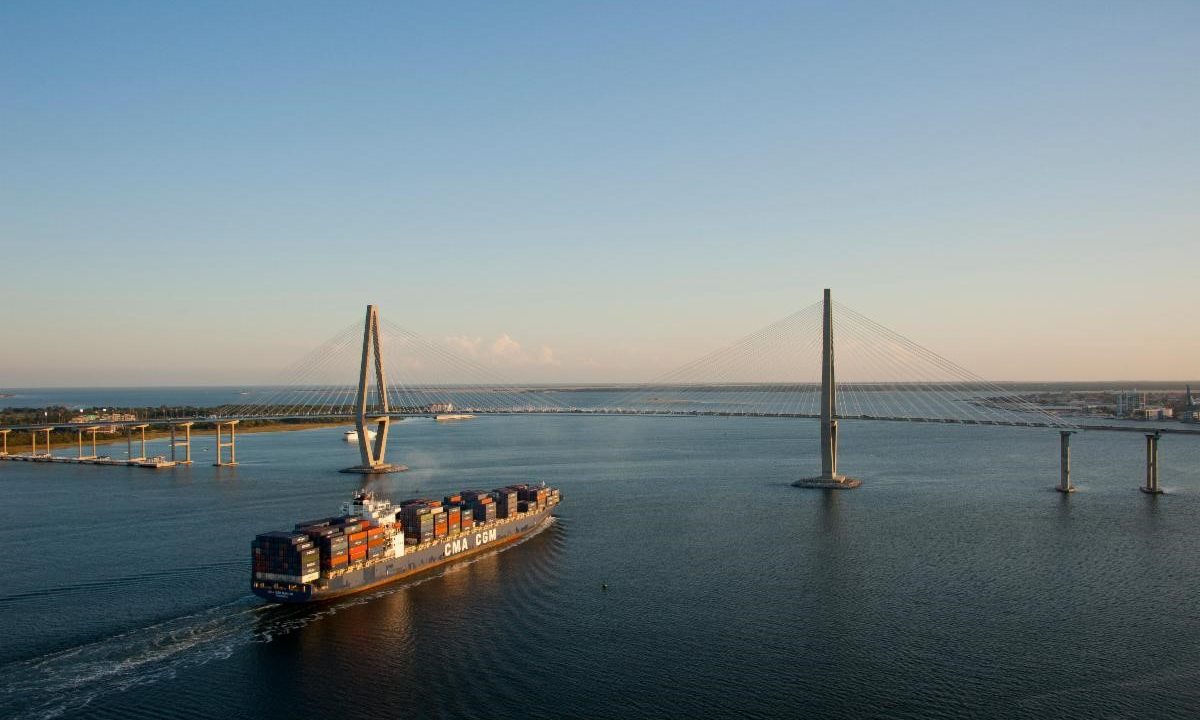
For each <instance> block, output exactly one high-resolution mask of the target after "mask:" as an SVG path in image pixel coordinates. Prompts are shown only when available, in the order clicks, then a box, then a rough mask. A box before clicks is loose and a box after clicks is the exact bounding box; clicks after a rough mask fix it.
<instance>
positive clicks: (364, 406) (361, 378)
mask: <svg viewBox="0 0 1200 720" xmlns="http://www.w3.org/2000/svg"><path fill="white" fill-rule="evenodd" d="M380 346H381V343H380V341H379V308H378V307H376V306H375V305H368V306H367V317H366V321H365V322H364V324H363V345H362V364H361V365H360V368H359V373H358V395H357V397H356V400H355V416H354V427H355V429H356V430H357V431H358V454H359V457H360V458H361V460H362V463H361V464H359V465H355V466H354V467H348V468H346V469H345V470H342V472H344V473H360V474H363V475H377V474H381V473H393V472H401V471H404V470H407V469H408V466H406V465H391V464H389V463H387V462H386V461H385V460H384V457H385V455H386V454H387V440H388V427H389V426H390V425H391V422H392V419H391V417H390V415H389V413H390V410H389V408H388V397H387V384H386V383H385V382H384V379H383V378H384V375H383V351H382V349H381V347H380ZM372 351H374V353H373V354H374V363H373V368H374V377H375V393H376V397H375V400H376V405H377V410H378V411H377V412H375V413H370V414H368V412H367V410H368V401H369V400H370V394H371V392H370V390H371V388H370V379H371V373H370V372H369V371H370V370H371V369H372V362H371V356H372ZM369 425H374V426H375V438H374V439H372V438H371V437H370V435H369V433H368V430H369Z"/></svg>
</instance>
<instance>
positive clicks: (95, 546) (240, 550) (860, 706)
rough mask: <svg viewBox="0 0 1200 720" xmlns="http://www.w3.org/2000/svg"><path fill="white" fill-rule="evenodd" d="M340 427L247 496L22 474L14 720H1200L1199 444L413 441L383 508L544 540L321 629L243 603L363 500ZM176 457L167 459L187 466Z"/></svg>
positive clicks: (11, 586) (8, 641) (231, 473)
mask: <svg viewBox="0 0 1200 720" xmlns="http://www.w3.org/2000/svg"><path fill="white" fill-rule="evenodd" d="M342 432H343V429H342V428H326V429H320V430H306V431H297V432H283V433H261V434H247V435H243V436H239V439H238V445H239V447H238V459H239V460H240V461H241V462H242V464H241V465H240V466H238V467H236V468H215V467H212V466H211V458H212V439H211V436H206V437H202V438H199V439H197V440H196V442H195V446H194V457H195V458H196V459H197V463H196V464H195V465H193V466H191V467H188V468H182V467H181V468H175V469H171V470H158V471H153V470H146V469H139V468H125V467H92V466H68V465H49V464H33V463H2V464H0V497H2V500H3V502H0V547H2V548H3V549H4V554H5V557H6V559H7V562H6V563H5V575H4V579H3V582H2V583H0V717H4V718H53V717H65V718H151V717H153V718H163V717H165V718H220V719H222V720H232V719H234V718H259V717H311V718H340V717H345V716H346V714H347V713H350V714H353V715H364V714H365V715H366V716H370V717H398V718H432V717H464V718H559V717H597V718H662V717H750V718H770V717H830V718H862V717H888V718H938V717H945V718H951V717H977V718H1014V717H1018V718H1022V717H1024V718H1044V717H1059V718H1095V717H1108V718H1120V717H1129V718H1133V717H1137V718H1148V717H1157V718H1192V717H1196V716H1197V714H1200V642H1197V639H1198V638H1200V613H1198V612H1197V603H1196V597H1197V595H1196V589H1197V587H1200V585H1198V583H1200V552H1198V549H1200V438H1191V437H1175V436H1168V437H1165V438H1164V439H1163V441H1162V444H1161V470H1160V477H1161V482H1162V484H1163V486H1164V487H1165V489H1166V490H1167V494H1165V495H1162V496H1157V497H1155V496H1148V495H1144V494H1142V493H1139V492H1138V491H1137V489H1136V488H1137V486H1138V485H1139V484H1140V483H1141V482H1142V479H1143V476H1144V475H1143V473H1144V466H1143V462H1144V456H1143V453H1144V448H1143V443H1144V439H1143V438H1142V436H1141V435H1140V434H1137V433H1098V432H1085V433H1082V434H1080V435H1077V436H1076V437H1075V440H1074V443H1073V471H1074V479H1075V482H1076V484H1077V485H1078V486H1079V492H1077V493H1075V494H1073V495H1070V496H1066V495H1061V494H1059V493H1056V492H1054V491H1053V486H1054V485H1055V484H1056V482H1057V480H1058V464H1057V463H1058V434H1057V432H1055V431H1053V430H1046V429H1042V430H1037V429H1028V428H1003V427H958V426H944V425H926V424H905V423H894V424H889V423H874V422H858V423H852V422H846V423H844V424H843V425H842V427H841V446H842V458H841V469H842V470H843V471H845V472H847V473H849V474H852V475H854V476H856V477H860V478H862V479H863V486H862V487H861V488H859V489H857V490H851V491H840V492H838V491H814V490H801V489H797V488H793V487H791V486H790V483H791V482H792V481H793V480H795V479H797V478H799V477H802V476H806V475H812V474H814V472H815V471H816V470H817V468H818V467H819V458H818V456H817V435H818V426H817V424H816V423H815V422H812V421H807V420H789V419H769V418H716V417H694V418H686V417H674V418H672V417H577V416H525V417H480V418H477V419H474V420H470V421H466V422H461V423H434V422H432V421H429V420H421V419H413V420H407V421H404V422H400V423H397V424H396V425H394V426H393V429H392V432H391V440H390V448H389V459H391V460H394V461H397V462H403V463H405V464H407V465H409V466H410V467H411V468H412V469H411V470H410V471H409V472H407V473H401V474H396V475H389V476H385V477H380V478H376V479H373V480H371V481H370V482H371V486H370V487H371V488H372V489H374V490H376V491H377V492H380V493H382V494H385V495H387V496H389V497H391V498H393V499H402V498H406V497H411V496H417V495H427V496H434V497H441V496H442V495H445V494H449V493H451V492H452V491H456V490H459V489H464V488H482V489H490V488H493V487H499V486H501V485H505V484H509V483H512V482H527V481H541V480H544V481H546V482H547V483H548V484H551V485H554V486H557V487H559V488H561V489H562V491H563V494H564V501H563V503H562V504H561V505H560V506H559V508H558V510H557V511H556V514H557V515H558V520H557V521H556V522H555V523H553V524H552V525H550V526H549V527H548V528H547V529H546V530H544V531H543V532H541V533H540V534H538V535H536V536H533V537H530V538H528V539H525V540H523V541H521V542H520V543H518V544H515V545H513V546H510V547H507V548H505V549H504V550H502V551H499V552H492V553H489V554H484V555H481V556H478V557H475V558H471V559H469V560H465V561H463V562H461V563H457V564H451V565H449V566H447V567H445V568H442V569H439V570H436V571H434V572H433V573H431V574H430V575H428V576H424V577H420V578H417V579H414V580H404V581H401V582H400V583H397V584H395V585H393V586H388V587H385V588H382V589H380V590H376V591H372V592H368V593H365V594H362V595H358V596H353V597H349V598H345V599H342V600H337V601H333V602H331V603H328V604H324V605H317V606H298V607H281V606H270V605H265V604H263V603H262V602H261V601H260V600H258V599H257V598H255V597H253V596H252V595H251V594H250V592H249V573H250V569H249V547H250V541H251V539H252V538H253V537H254V535H255V534H256V533H259V532H263V531H266V530H272V529H287V528H290V527H291V525H292V523H294V522H296V521H297V520H300V519H305V518H310V517H317V516H320V515H323V514H330V513H332V512H334V511H336V510H337V508H338V507H339V506H340V504H341V503H342V502H343V501H344V500H346V499H348V497H349V496H350V494H351V493H353V491H355V490H356V489H358V487H359V483H361V482H363V479H362V478H361V477H360V476H354V475H345V474H339V473H337V472H336V470H338V469H339V468H342V467H346V466H348V465H351V464H354V463H356V462H357V455H356V448H355V447H354V446H353V445H350V444H347V443H345V442H343V441H342ZM165 448H166V446H165V443H163V442H162V441H155V443H154V446H153V447H152V448H151V451H152V452H151V454H155V453H158V452H164V451H165Z"/></svg>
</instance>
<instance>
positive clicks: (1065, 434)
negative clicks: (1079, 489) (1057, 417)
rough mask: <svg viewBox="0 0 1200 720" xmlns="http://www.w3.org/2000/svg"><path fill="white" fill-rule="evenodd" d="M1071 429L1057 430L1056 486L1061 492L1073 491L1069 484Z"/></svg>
mask: <svg viewBox="0 0 1200 720" xmlns="http://www.w3.org/2000/svg"><path fill="white" fill-rule="evenodd" d="M1073 432H1074V431H1072V430H1059V431H1058V487H1057V488H1055V490H1058V491H1059V492H1063V493H1072V492H1075V488H1074V487H1073V486H1072V485H1071V435H1072V434H1073Z"/></svg>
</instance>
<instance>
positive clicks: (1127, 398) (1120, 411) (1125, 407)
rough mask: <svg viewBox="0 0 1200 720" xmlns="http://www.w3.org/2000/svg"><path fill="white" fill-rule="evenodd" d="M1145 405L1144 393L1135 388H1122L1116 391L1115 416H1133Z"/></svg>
mask: <svg viewBox="0 0 1200 720" xmlns="http://www.w3.org/2000/svg"><path fill="white" fill-rule="evenodd" d="M1145 407H1146V393H1141V392H1138V391H1137V390H1122V391H1121V392H1118V393H1117V411H1116V415H1117V417H1124V418H1127V417H1133V416H1134V415H1135V413H1136V412H1137V411H1138V410H1141V409H1143V408H1145Z"/></svg>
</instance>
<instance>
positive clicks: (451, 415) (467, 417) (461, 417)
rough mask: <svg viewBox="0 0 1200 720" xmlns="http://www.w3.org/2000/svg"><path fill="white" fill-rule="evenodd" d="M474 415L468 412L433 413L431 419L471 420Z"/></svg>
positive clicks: (438, 420) (439, 420)
mask: <svg viewBox="0 0 1200 720" xmlns="http://www.w3.org/2000/svg"><path fill="white" fill-rule="evenodd" d="M474 417H475V416H474V415H472V414H470V413H443V414H441V415H434V416H433V419H434V420H436V421H437V422H446V421H447V420H471V419H474Z"/></svg>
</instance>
